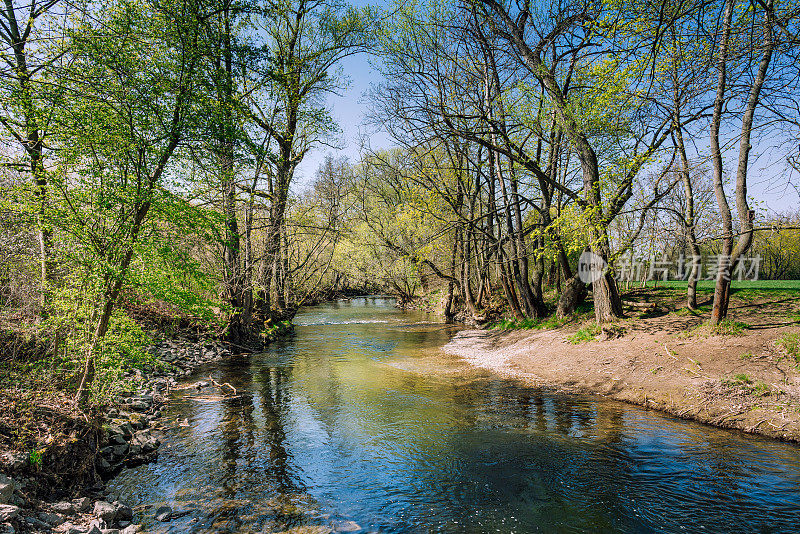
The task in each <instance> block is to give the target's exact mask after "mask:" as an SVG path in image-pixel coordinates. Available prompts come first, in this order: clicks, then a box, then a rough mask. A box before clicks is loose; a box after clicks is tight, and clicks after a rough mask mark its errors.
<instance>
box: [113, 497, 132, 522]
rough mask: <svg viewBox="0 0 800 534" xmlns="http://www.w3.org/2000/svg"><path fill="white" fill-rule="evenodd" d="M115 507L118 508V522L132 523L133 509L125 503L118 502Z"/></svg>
mask: <svg viewBox="0 0 800 534" xmlns="http://www.w3.org/2000/svg"><path fill="white" fill-rule="evenodd" d="M114 506H115V507H116V508H117V515H116V519H117V521H130V520H131V519H133V509H132V508H131V507H130V506H128V505H127V504H125V503H121V502H119V501H116V502H115V503H114Z"/></svg>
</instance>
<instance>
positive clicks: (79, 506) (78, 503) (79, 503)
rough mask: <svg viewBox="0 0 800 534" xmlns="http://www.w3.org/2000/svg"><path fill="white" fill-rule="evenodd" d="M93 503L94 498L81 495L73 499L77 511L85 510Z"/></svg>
mask: <svg viewBox="0 0 800 534" xmlns="http://www.w3.org/2000/svg"><path fill="white" fill-rule="evenodd" d="M91 505H92V500H91V499H90V498H89V497H80V498H78V499H72V506H73V507H74V508H75V511H76V512H85V511H86V510H88V509H89V507H90V506H91Z"/></svg>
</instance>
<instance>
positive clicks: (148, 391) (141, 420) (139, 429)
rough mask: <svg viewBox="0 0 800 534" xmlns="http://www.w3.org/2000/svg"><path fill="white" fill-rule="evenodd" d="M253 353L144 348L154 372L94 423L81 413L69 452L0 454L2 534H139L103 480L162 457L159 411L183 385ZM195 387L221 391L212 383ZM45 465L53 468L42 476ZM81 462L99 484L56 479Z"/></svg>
mask: <svg viewBox="0 0 800 534" xmlns="http://www.w3.org/2000/svg"><path fill="white" fill-rule="evenodd" d="M292 330H293V327H292V325H291V323H289V322H288V321H287V322H282V323H279V324H278V325H276V326H275V327H273V328H272V329H271V330H270V331H269V333H268V334H267V335H266V336H265V338H264V339H263V340H262V341H263V342H264V343H265V344H266V343H269V342H270V341H273V340H275V339H277V338H278V337H280V336H284V335H287V334H288V333H290V332H291V331H292ZM248 349H251V350H252V348H249V347H240V346H234V345H231V344H227V343H224V342H221V341H217V340H212V339H201V340H199V341H197V340H191V339H187V338H177V339H171V340H167V341H163V342H161V343H159V344H157V345H154V346H152V347H149V348H148V349H147V350H148V352H149V353H150V354H151V355H152V356H153V358H154V360H155V361H154V362H153V364H152V365H147V366H144V367H143V369H141V370H139V369H137V370H135V371H131V372H129V373H128V375H127V378H129V379H132V380H134V381H136V382H138V383H139V384H141V387H140V388H139V389H138V390H137V391H129V392H125V393H122V394H120V395H118V396H117V397H116V398H115V399H114V402H113V405H112V406H111V407H108V409H107V410H106V411H105V412H104V413H103V414H102V415H101V416H99V417H97V418H95V419H94V420H92V419H90V418H87V416H86V415H83V414H79V415H80V416H82V417H83V418H84V419H85V421H83V422H81V421H80V420H78V421H77V423H78V425H73V426H80V427H81V431H79V432H76V431H73V432H72V433H71V434H70V435H68V436H62V437H63V438H64V440H66V441H67V444H66V445H60V446H59V447H56V446H55V445H54V446H53V447H50V449H52V450H50V449H48V448H45V449H43V450H42V451H4V452H3V451H0V534H17V533H68V534H131V533H134V532H138V531H139V526H138V525H137V524H136V523H135V514H134V513H133V510H131V508H130V507H129V506H127V505H126V504H125V503H123V502H120V501H119V500H118V499H117V496H116V495H113V494H109V493H108V492H106V491H105V483H104V480H108V479H109V478H111V477H113V476H114V475H115V474H116V473H118V472H119V471H120V470H122V469H124V468H127V467H133V466H136V465H140V464H142V463H145V462H151V461H154V460H156V459H157V458H158V447H159V445H160V443H161V439H160V438H161V435H160V417H161V410H162V408H163V406H164V405H165V404H166V403H167V402H168V401H169V394H170V391H171V390H173V389H174V388H175V387H177V384H178V380H179V379H180V378H183V377H186V376H188V375H191V374H192V373H193V372H196V371H197V370H198V369H199V368H200V367H202V366H203V365H206V364H210V363H213V362H215V361H219V360H222V359H225V358H228V357H230V356H231V355H232V354H234V353H241V352H246V351H248ZM198 385H199V387H216V385H215V384H213V383H211V382H208V381H201V382H199V383H198ZM73 418H74V419H79V417H77V416H75V417H73ZM70 436H72V437H70ZM87 436H91V439H88V440H87ZM85 441H89V442H90V443H89V446H88V447H77V445H78V444H83V442H85ZM71 444H74V445H76V446H75V447H71V446H70V445H71ZM43 461H46V462H47V464H48V466H50V465H53V466H54V467H53V468H52V469H48V470H43V469H42V467H41V463H42V462H43ZM80 462H89V463H90V465H88V466H87V467H86V468H84V469H82V470H81V473H82V475H83V478H85V479H86V480H88V481H90V482H91V480H92V479H94V480H95V481H94V483H91V484H83V485H81V484H80V483H79V482H76V481H75V480H69V477H70V475H69V473H65V475H66V479H65V478H64V477H63V476H61V477H60V476H59V474H60V473H57V471H59V469H58V468H57V467H55V465H56V464H58V463H80ZM91 463H93V464H94V465H91ZM45 471H46V472H45ZM98 475H99V476H98ZM83 478H82V480H83ZM73 483H74V484H73ZM87 485H88V487H87ZM162 512H163V513H161V514H159V520H160V521H164V522H167V521H169V520H171V519H172V518H174V517H177V516H178V515H179V514H177V513H176V512H174V511H172V510H169V511H162Z"/></svg>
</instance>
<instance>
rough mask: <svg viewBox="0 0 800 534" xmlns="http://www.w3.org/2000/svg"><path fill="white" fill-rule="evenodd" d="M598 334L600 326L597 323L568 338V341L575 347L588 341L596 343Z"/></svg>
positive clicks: (579, 330) (580, 329)
mask: <svg viewBox="0 0 800 534" xmlns="http://www.w3.org/2000/svg"><path fill="white" fill-rule="evenodd" d="M598 334H600V325H599V324H597V323H592V324H590V325H587V326H584V327H582V328H579V329H578V331H577V332H575V333H574V334H572V335H571V336H567V341H569V342H570V343H572V344H573V345H577V344H579V343H586V342H587V341H594V339H595V338H596V337H597V335H598Z"/></svg>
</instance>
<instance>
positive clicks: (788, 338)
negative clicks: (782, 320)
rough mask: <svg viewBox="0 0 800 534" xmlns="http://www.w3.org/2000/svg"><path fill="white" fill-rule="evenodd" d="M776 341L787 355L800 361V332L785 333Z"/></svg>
mask: <svg viewBox="0 0 800 534" xmlns="http://www.w3.org/2000/svg"><path fill="white" fill-rule="evenodd" d="M775 343H776V344H777V345H778V348H780V349H781V350H783V351H784V352H785V353H786V355H787V356H789V357H790V358H792V359H794V361H795V362H797V363H800V332H794V333H791V334H783V335H782V336H781V337H779V338H778V340H777V341H776V342H775Z"/></svg>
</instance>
